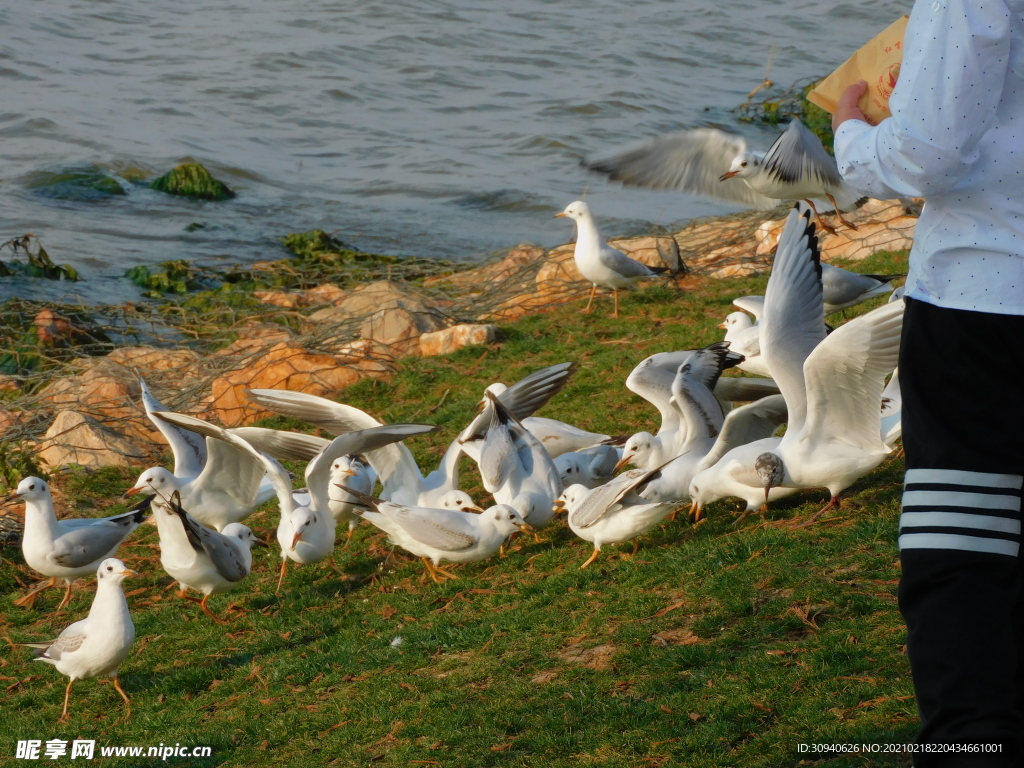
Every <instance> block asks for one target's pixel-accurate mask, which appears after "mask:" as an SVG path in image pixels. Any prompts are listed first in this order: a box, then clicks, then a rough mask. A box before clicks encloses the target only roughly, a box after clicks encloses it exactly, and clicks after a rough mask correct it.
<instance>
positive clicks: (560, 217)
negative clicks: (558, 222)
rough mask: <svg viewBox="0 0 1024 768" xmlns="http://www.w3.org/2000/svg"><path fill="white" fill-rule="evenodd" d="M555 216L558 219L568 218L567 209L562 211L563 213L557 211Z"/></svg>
mask: <svg viewBox="0 0 1024 768" xmlns="http://www.w3.org/2000/svg"><path fill="white" fill-rule="evenodd" d="M555 218H556V219H564V218H566V213H565V211H562V212H561V213H556V214H555Z"/></svg>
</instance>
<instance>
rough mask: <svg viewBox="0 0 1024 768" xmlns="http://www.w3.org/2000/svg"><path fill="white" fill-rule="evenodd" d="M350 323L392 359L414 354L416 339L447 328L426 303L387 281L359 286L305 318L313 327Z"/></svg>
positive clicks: (441, 318) (416, 344)
mask: <svg viewBox="0 0 1024 768" xmlns="http://www.w3.org/2000/svg"><path fill="white" fill-rule="evenodd" d="M354 320H360V321H361V322H360V325H359V335H360V336H361V337H362V338H364V339H369V340H370V341H374V342H377V343H378V344H383V345H385V346H387V347H389V349H390V353H391V355H392V356H394V357H402V356H403V355H414V354H417V353H418V352H419V337H420V336H422V335H423V334H424V333H430V332H431V331H439V330H441V329H442V328H445V327H447V325H448V323H447V322H446V320H445V318H444V316H443V315H442V314H441V313H440V312H439V311H438V310H437V308H436V307H433V306H431V305H429V304H427V299H425V298H424V297H421V296H417V295H416V294H413V293H410V292H409V291H406V290H404V289H403V288H402V286H400V285H399V284H398V283H394V282H391V281H389V280H380V281H378V282H375V283H369V284H368V285H361V286H359V287H358V288H356V289H355V290H353V291H352V292H351V293H350V294H349V295H348V296H347V297H345V298H344V299H343V300H342V301H340V302H338V303H337V304H335V305H334V306H330V307H325V308H324V309H321V310H318V311H316V312H314V313H313V314H311V315H310V316H309V321H310V322H311V323H314V324H318V323H341V322H345V321H354Z"/></svg>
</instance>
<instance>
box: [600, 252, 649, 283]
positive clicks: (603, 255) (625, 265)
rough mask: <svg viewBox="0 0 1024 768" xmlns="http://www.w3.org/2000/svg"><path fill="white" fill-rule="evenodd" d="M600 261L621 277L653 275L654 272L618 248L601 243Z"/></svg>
mask: <svg viewBox="0 0 1024 768" xmlns="http://www.w3.org/2000/svg"><path fill="white" fill-rule="evenodd" d="M598 258H600V260H601V263H602V264H604V265H605V266H606V267H607V268H608V269H610V270H611V271H612V272H614V273H615V274H617V275H621V276H622V277H654V276H655V273H654V272H653V271H652V270H651V268H650V267H648V266H647V265H646V264H644V263H642V262H639V261H637V260H636V259H631V258H630V257H629V256H627V255H626V254H624V253H623V252H622V251H620V250H619V249H618V248H612V247H611V246H610V245H607V244H603V245H602V246H601V249H600V251H599V252H598Z"/></svg>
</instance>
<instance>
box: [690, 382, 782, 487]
mask: <svg viewBox="0 0 1024 768" xmlns="http://www.w3.org/2000/svg"><path fill="white" fill-rule="evenodd" d="M786 417H787V411H786V399H785V398H784V397H783V396H782V395H771V396H769V397H765V398H762V399H760V400H758V401H757V402H754V403H748V404H747V405H744V406H741V407H740V408H735V409H733V410H731V411H729V415H728V416H726V417H725V422H724V423H723V424H722V431H721V432H720V433H719V434H718V439H717V440H716V441H715V444H714V446H712V448H711V450H710V451H708V453H707V455H706V456H705V457H704V458H703V459H701V461H700V463H699V464H698V465H697V472H700V471H701V470H704V469H707V468H708V467H713V466H714V465H715V464H717V463H718V461H719V459H721V458H722V457H723V456H725V454H727V453H728V452H729V451H731V450H732V449H733V448H736V447H738V446H741V445H746V444H747V443H752V442H754V441H755V440H763V439H764V438H766V437H771V436H772V435H774V434H775V431H776V430H777V429H778V428H779V427H780V426H782V425H783V424H784V423H785V422H786Z"/></svg>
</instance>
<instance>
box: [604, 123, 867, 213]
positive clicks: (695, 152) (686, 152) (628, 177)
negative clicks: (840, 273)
mask: <svg viewBox="0 0 1024 768" xmlns="http://www.w3.org/2000/svg"><path fill="white" fill-rule="evenodd" d="M588 167H589V168H590V170H592V171H597V172H598V173H603V174H606V175H607V176H608V177H609V178H610V179H612V180H614V181H621V182H622V183H624V184H628V185H634V186H640V187H651V188H653V189H677V190H680V191H682V192H688V193H690V194H696V195H704V196H707V197H713V198H715V199H718V200H725V201H727V202H732V203H740V204H743V205H748V206H751V207H754V208H761V209H764V210H768V209H770V208H774V207H775V206H776V205H778V204H779V202H780V201H783V200H806V201H807V202H808V203H809V204H810V205H811V207H812V208H813V209H814V211H815V215H817V208H815V207H814V203H813V202H812V200H814V199H820V198H827V199H828V200H829V202H831V204H832V206H833V207H834V208H835V210H836V213H837V215H838V216H839V220H840V221H841V222H842V223H843V224H845V225H846V226H848V227H850V228H851V229H856V227H854V226H853V225H852V224H850V223H849V222H848V221H846V220H845V219H844V218H843V217H842V214H841V213H839V212H840V211H847V210H850V209H851V208H854V207H856V204H857V202H858V201H859V197H860V196H859V195H857V193H856V192H854V191H853V190H852V189H850V187H849V186H847V185H846V183H845V182H844V181H843V177H842V176H841V175H840V174H839V168H838V166H837V165H836V161H835V158H834V157H832V156H831V155H830V154H829V153H828V152H826V151H825V148H824V147H823V146H822V145H821V140H820V139H819V138H818V137H817V136H815V135H814V134H813V133H812V132H811V131H810V130H809V129H808V128H807V126H805V125H804V124H803V123H802V122H800V121H799V120H797V119H795V118H794V119H793V121H792V122H791V123H790V124H789V127H788V128H787V129H786V130H785V131H783V132H782V134H781V135H780V136H779V137H778V138H777V139H776V140H775V143H773V144H772V146H771V148H769V150H768V151H767V152H765V153H760V152H751V151H749V150H748V149H747V143H746V141H745V140H744V139H743V138H742V137H741V136H736V135H734V134H729V133H725V132H723V131H719V130H716V129H714V128H697V129H693V130H689V131H684V132H682V133H669V134H665V135H663V136H657V137H655V138H653V139H651V140H650V141H648V142H647V143H645V144H643V145H641V146H639V147H637V148H635V149H631V150H628V151H626V152H623V153H621V154H619V155H616V156H614V157H611V158H608V159H607V160H601V161H598V162H595V163H591V164H590V165H589V166H588ZM819 222H820V217H819ZM822 228H823V229H826V230H828V231H834V230H832V228H831V227H828V226H826V225H825V224H824V223H822Z"/></svg>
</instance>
